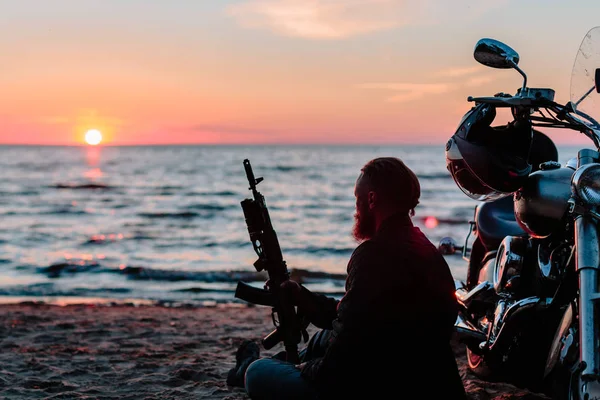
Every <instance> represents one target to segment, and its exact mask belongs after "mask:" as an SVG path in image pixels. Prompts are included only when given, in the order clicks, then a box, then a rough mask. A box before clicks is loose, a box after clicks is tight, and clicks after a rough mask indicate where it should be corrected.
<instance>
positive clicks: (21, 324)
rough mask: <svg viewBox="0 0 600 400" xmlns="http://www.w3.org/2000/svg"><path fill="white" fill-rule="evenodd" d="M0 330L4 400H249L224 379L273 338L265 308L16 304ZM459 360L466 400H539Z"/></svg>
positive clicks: (3, 312)
mask: <svg viewBox="0 0 600 400" xmlns="http://www.w3.org/2000/svg"><path fill="white" fill-rule="evenodd" d="M0 321H1V323H0V351H1V352H0V357H1V358H0V396H1V397H2V398H5V399H223V400H225V399H226V400H234V399H235V400H237V399H247V398H248V397H247V396H246V395H245V393H244V391H243V390H242V389H239V388H231V387H228V386H227V385H226V383H225V377H226V375H227V371H228V370H229V369H230V368H231V367H232V366H233V365H234V364H235V358H234V354H235V350H236V349H237V347H238V345H239V344H240V343H241V342H242V340H244V339H246V338H251V339H256V340H257V341H259V340H260V339H261V338H262V337H263V336H264V335H266V334H267V333H269V332H270V331H271V329H272V324H271V320H270V310H269V309H268V308H264V307H248V306H245V305H244V306H215V307H203V308H170V307H159V306H134V305H116V306H106V305H68V306H56V305H48V304H37V303H20V304H14V305H1V306H0ZM310 332H311V333H312V332H314V328H313V329H312V330H311V331H310ZM278 350H279V347H278V348H275V349H272V350H271V351H264V350H263V352H262V354H261V355H264V356H269V355H272V354H274V353H275V352H276V351H278ZM455 351H456V354H457V359H458V362H459V364H460V369H461V375H462V377H463V381H464V382H465V387H466V389H467V391H468V394H469V398H470V399H477V400H488V399H496V400H500V399H502V400H508V399H527V400H533V399H543V398H545V397H542V396H538V395H535V394H532V393H529V392H527V391H524V390H520V389H518V388H515V387H513V386H511V385H506V384H497V383H486V382H482V381H480V380H478V379H476V378H475V377H473V376H472V375H471V374H469V373H468V372H467V369H466V364H465V359H464V349H463V348H462V346H461V345H460V344H458V343H457V344H456V345H455ZM432 381H435V376H432Z"/></svg>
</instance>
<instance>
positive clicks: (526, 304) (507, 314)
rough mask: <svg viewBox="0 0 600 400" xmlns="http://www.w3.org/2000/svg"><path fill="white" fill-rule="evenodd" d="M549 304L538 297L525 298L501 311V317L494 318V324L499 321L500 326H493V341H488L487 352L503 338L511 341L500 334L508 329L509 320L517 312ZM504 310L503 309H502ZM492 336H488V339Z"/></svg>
mask: <svg viewBox="0 0 600 400" xmlns="http://www.w3.org/2000/svg"><path fill="white" fill-rule="evenodd" d="M549 303H550V299H540V298H539V297H527V298H524V299H521V300H519V301H516V302H514V303H512V304H510V305H509V306H508V308H506V309H505V310H506V311H503V313H502V315H501V316H500V317H499V316H496V318H495V321H494V324H495V323H496V321H499V323H500V324H501V326H500V327H497V326H493V327H492V330H491V332H496V334H495V335H494V338H493V339H494V340H493V341H490V343H489V344H488V345H489V350H492V349H493V348H494V347H496V346H498V343H501V344H502V342H503V341H504V339H503V338H504V337H507V339H506V340H511V339H512V338H511V337H509V336H510V335H508V336H507V335H503V334H502V333H503V332H504V331H505V330H507V329H508V328H506V327H507V326H509V327H510V324H511V322H510V320H511V318H512V316H513V315H514V314H515V313H516V312H518V311H521V310H523V309H525V308H530V307H534V306H536V305H538V304H544V305H548V304H549ZM503 310H504V309H503ZM491 336H492V335H490V339H492V338H491Z"/></svg>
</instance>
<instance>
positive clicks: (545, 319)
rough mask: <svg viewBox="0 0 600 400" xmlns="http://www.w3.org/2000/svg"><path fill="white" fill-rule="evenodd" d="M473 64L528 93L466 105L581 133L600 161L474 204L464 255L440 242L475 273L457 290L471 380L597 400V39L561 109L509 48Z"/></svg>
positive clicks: (554, 165) (586, 47) (495, 48)
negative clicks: (510, 76)
mask: <svg viewBox="0 0 600 400" xmlns="http://www.w3.org/2000/svg"><path fill="white" fill-rule="evenodd" d="M474 58H475V59H476V60H477V61H478V62H480V63H481V64H483V65H486V66H488V67H492V68H503V69H514V70H516V71H517V72H518V73H519V74H521V76H522V78H523V85H522V87H521V88H519V89H518V90H517V93H516V94H515V95H510V94H505V93H497V94H495V95H494V96H491V97H469V98H468V101H469V102H474V103H475V104H476V105H477V104H481V103H485V104H490V105H493V106H494V107H496V108H502V107H505V108H508V109H510V111H511V112H512V117H513V119H514V120H515V121H517V120H527V121H528V122H530V123H531V124H532V126H534V127H541V128H559V129H568V130H572V131H577V132H581V133H583V134H584V135H585V136H586V137H588V138H589V139H590V140H591V141H592V142H593V144H594V147H595V149H594V150H592V149H581V150H579V152H578V153H577V154H576V155H574V157H573V158H571V159H570V160H569V161H568V162H567V163H566V164H564V165H563V164H561V163H558V162H557V160H549V161H545V162H543V163H541V164H540V165H539V168H537V170H536V171H535V172H533V173H531V174H530V175H529V177H528V178H527V180H526V183H525V184H524V185H523V186H522V187H521V188H520V189H519V190H517V191H516V192H514V193H512V194H509V196H508V197H505V198H502V199H499V200H494V201H490V202H482V203H480V204H477V205H476V206H475V213H474V219H473V221H471V222H470V224H471V229H470V231H469V234H468V235H467V237H466V239H465V241H464V245H463V246H459V245H458V244H457V243H456V241H454V240H453V239H451V238H444V239H442V240H441V242H440V244H439V247H438V248H439V250H440V251H441V252H442V253H443V254H446V255H450V254H454V253H456V252H461V253H462V256H463V258H464V259H465V260H466V261H467V262H468V273H467V279H466V281H462V280H457V281H456V298H457V301H458V304H459V308H460V311H459V315H458V318H457V320H456V323H455V330H456V332H457V335H458V337H459V339H460V340H461V341H462V342H463V343H464V344H465V347H466V357H467V361H468V365H469V368H470V370H471V371H472V372H473V373H475V374H476V375H478V376H480V377H482V378H484V379H487V380H493V381H503V382H508V383H512V384H515V385H517V386H520V387H526V388H529V389H532V390H535V391H541V392H544V393H546V394H548V395H550V396H552V397H553V398H555V399H577V400H584V399H587V400H592V399H600V348H599V347H600V332H599V324H600V315H599V312H600V307H598V301H599V300H600V283H599V269H600V240H599V239H600V238H599V235H600V234H599V232H598V228H599V224H600V222H599V221H600V209H599V207H600V124H599V123H598V122H597V121H596V120H595V119H594V118H593V117H592V116H591V115H589V112H586V110H589V109H590V107H591V106H594V103H595V102H596V101H600V27H595V28H593V29H591V30H590V31H589V32H588V33H587V34H586V35H585V37H584V39H583V41H582V43H581V46H580V48H579V51H578V53H577V56H576V59H575V63H574V67H573V74H572V78H571V101H569V102H568V103H567V104H565V105H561V104H559V103H556V102H555V101H554V95H555V91H554V90H553V89H550V88H529V87H527V75H526V74H525V72H524V71H523V70H521V69H520V68H519V66H518V62H519V55H518V53H517V52H516V51H514V50H513V49H512V48H511V47H509V46H508V45H506V44H504V43H502V42H499V41H496V40H494V39H488V38H484V39H481V40H479V41H478V42H477V44H476V46H475V50H474Z"/></svg>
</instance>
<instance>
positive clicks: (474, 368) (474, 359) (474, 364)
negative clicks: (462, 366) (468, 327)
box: [467, 346, 493, 379]
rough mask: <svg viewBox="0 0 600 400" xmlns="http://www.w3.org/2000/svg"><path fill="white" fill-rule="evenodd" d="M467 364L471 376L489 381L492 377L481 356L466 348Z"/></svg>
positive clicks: (490, 370)
mask: <svg viewBox="0 0 600 400" xmlns="http://www.w3.org/2000/svg"><path fill="white" fill-rule="evenodd" d="M467 364H468V365H469V369H470V370H471V372H473V374H475V375H476V376H478V377H479V378H482V379H489V378H490V377H492V376H493V374H492V369H491V368H490V367H489V366H488V365H487V364H486V362H485V360H484V359H483V357H482V356H480V355H478V354H475V353H474V352H473V351H472V350H471V349H470V348H469V347H468V346H467Z"/></svg>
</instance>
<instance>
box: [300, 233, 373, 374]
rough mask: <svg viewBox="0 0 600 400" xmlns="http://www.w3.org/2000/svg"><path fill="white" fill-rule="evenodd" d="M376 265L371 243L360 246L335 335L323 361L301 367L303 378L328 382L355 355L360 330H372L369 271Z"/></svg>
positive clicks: (352, 260)
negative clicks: (339, 367) (368, 324)
mask: <svg viewBox="0 0 600 400" xmlns="http://www.w3.org/2000/svg"><path fill="white" fill-rule="evenodd" d="M377 262H378V255H377V253H376V251H375V245H374V244H373V243H372V242H364V243H363V244H361V245H360V246H359V247H357V248H356V250H355V251H354V253H353V254H352V257H350V261H349V263H348V278H347V280H346V282H347V284H346V294H345V295H344V297H343V298H342V300H341V301H340V302H339V305H338V309H337V313H338V318H337V319H336V320H335V322H334V325H335V332H336V334H335V335H334V337H333V339H332V340H331V342H330V344H329V346H328V348H327V351H326V353H325V355H324V356H323V357H322V358H317V359H314V360H311V361H308V362H307V363H305V365H303V366H302V368H301V371H302V376H304V377H306V378H308V379H310V380H313V381H317V383H319V382H322V383H326V382H327V380H328V376H330V375H331V374H335V370H336V369H337V366H338V365H341V363H343V362H344V361H343V360H344V359H347V358H349V357H350V355H351V354H352V347H353V344H354V339H355V338H356V337H357V334H359V331H360V330H361V329H372V327H370V326H367V325H366V324H367V323H368V321H369V317H370V316H369V313H370V312H371V311H372V310H371V307H370V304H371V302H372V299H373V298H374V296H376V295H377V287H376V284H375V283H374V282H375V281H376V280H374V279H373V277H372V274H369V270H370V269H371V267H373V265H374V264H375V263H377Z"/></svg>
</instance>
